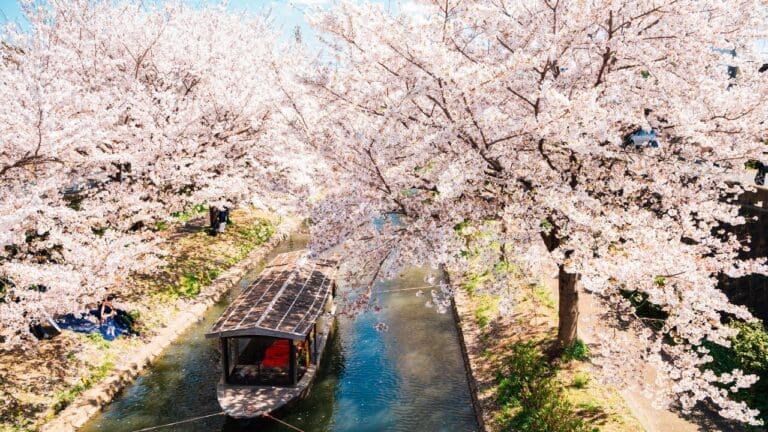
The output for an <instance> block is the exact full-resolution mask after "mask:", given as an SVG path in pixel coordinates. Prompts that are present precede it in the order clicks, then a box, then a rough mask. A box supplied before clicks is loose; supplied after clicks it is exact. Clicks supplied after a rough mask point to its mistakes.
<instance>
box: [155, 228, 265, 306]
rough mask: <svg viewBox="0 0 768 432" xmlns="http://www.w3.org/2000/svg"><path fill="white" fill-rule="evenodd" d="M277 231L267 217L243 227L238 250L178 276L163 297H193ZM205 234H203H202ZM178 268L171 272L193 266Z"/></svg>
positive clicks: (236, 232)
mask: <svg viewBox="0 0 768 432" xmlns="http://www.w3.org/2000/svg"><path fill="white" fill-rule="evenodd" d="M274 233H275V227H274V226H273V225H272V224H271V223H270V222H269V221H267V220H265V219H259V220H257V221H256V222H255V223H254V224H253V225H250V226H247V227H242V228H240V229H238V230H236V231H235V234H236V235H237V237H238V239H237V246H236V249H237V251H236V252H235V253H234V254H232V255H230V256H226V257H222V259H223V262H222V263H220V265H217V264H216V263H214V262H207V263H205V264H197V265H196V268H193V269H192V270H191V271H190V270H187V271H185V272H184V273H182V274H181V275H180V276H178V282H177V283H176V284H174V285H171V286H169V287H168V288H167V289H166V290H165V292H164V293H163V295H162V296H161V297H168V298H167V299H168V300H175V299H177V298H179V297H182V298H193V297H196V296H198V295H199V294H200V292H201V291H202V290H203V288H205V287H206V286H208V285H209V284H210V283H211V282H212V281H213V280H214V279H216V278H217V277H218V276H219V275H220V274H221V273H222V272H223V271H224V270H226V269H228V268H230V267H232V266H233V265H235V264H237V263H238V262H240V261H242V260H243V259H244V258H245V257H247V256H248V254H250V253H251V252H252V251H253V250H254V249H256V248H257V247H258V246H260V245H262V244H264V243H265V242H267V241H268V240H269V239H270V238H272V235H273V234H274ZM201 235H203V234H201ZM174 267H175V268H176V270H174V269H173V268H169V270H170V272H172V273H177V274H178V272H179V269H182V268H185V267H187V268H188V267H191V266H190V265H189V264H188V263H184V262H179V263H176V264H175V266H174Z"/></svg>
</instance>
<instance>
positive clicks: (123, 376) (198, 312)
mask: <svg viewBox="0 0 768 432" xmlns="http://www.w3.org/2000/svg"><path fill="white" fill-rule="evenodd" d="M298 225H299V221H297V220H295V219H285V220H284V221H283V222H282V223H281V224H280V225H278V226H277V231H276V233H275V234H274V235H273V236H272V237H271V238H270V240H269V241H267V242H266V243H264V244H263V245H261V246H259V247H258V248H256V249H255V250H253V251H252V252H251V253H250V254H249V255H248V256H247V257H246V258H244V259H243V260H242V261H240V262H238V263H237V264H235V265H234V266H232V267H230V268H229V269H228V270H226V271H225V272H223V273H222V274H221V275H219V277H217V278H216V279H215V280H214V281H213V282H212V283H211V284H210V285H209V286H208V287H206V288H205V289H203V291H202V292H201V293H200V294H199V295H198V296H197V297H196V298H195V300H194V301H193V302H192V303H191V304H190V305H189V306H188V307H186V308H185V309H184V310H181V311H179V312H178V314H177V315H176V316H175V317H174V318H172V319H171V321H170V322H169V324H168V325H167V326H166V327H165V328H163V329H161V330H160V331H159V333H158V334H157V335H155V336H154V337H153V338H152V339H151V340H150V341H149V342H148V343H147V344H145V345H143V346H141V347H139V348H138V349H137V350H136V351H135V352H133V353H130V354H128V355H126V356H125V357H124V358H123V360H122V361H120V362H118V364H117V366H116V367H115V369H114V370H113V371H112V372H111V373H110V374H109V375H108V376H107V377H106V378H105V379H104V380H102V381H101V382H99V383H98V384H96V385H94V386H93V387H92V388H90V389H88V390H87V391H85V392H83V393H82V394H80V395H79V396H78V397H77V398H76V399H75V400H74V401H73V402H72V403H71V404H70V405H69V406H68V407H67V408H66V409H64V410H63V411H61V412H60V413H59V414H58V415H57V416H56V417H55V418H54V419H53V420H51V421H50V422H48V423H47V424H45V425H44V426H43V427H42V429H41V431H42V432H70V431H75V430H77V429H78V428H80V427H82V426H83V425H84V424H85V423H86V422H87V421H88V420H89V419H90V418H91V417H92V416H93V415H95V414H96V413H97V412H99V411H100V410H101V409H102V407H104V406H105V405H107V404H109V403H110V402H111V401H112V398H113V397H114V396H115V395H116V394H117V393H118V392H120V391H121V390H122V389H124V388H125V387H126V386H128V385H129V384H131V383H132V382H133V381H134V380H135V379H136V377H137V376H138V374H139V373H140V372H141V371H142V370H143V369H144V368H145V367H146V366H147V365H148V364H151V363H152V361H153V360H155V359H156V358H158V357H159V356H160V355H161V354H162V353H163V351H164V350H165V349H166V348H167V347H168V346H169V345H170V344H171V343H172V342H173V341H174V340H175V339H176V338H177V337H178V336H179V335H181V334H182V333H183V332H184V331H185V330H187V329H188V328H189V327H190V326H192V325H193V324H195V323H196V322H198V321H200V320H201V319H202V318H203V316H204V315H205V312H206V311H207V310H208V308H209V307H211V306H213V305H214V304H215V303H217V302H218V301H219V300H221V298H222V297H223V296H224V295H225V294H226V293H227V292H229V290H230V289H232V288H233V287H235V286H236V285H237V283H238V282H239V281H240V280H241V279H242V278H243V276H244V275H245V274H246V273H247V272H248V271H249V270H250V269H252V268H254V267H256V266H257V265H258V264H259V263H260V262H261V261H262V260H263V259H264V258H265V257H266V256H267V254H269V252H270V251H272V249H274V247H275V246H277V245H278V244H279V243H280V242H281V241H283V240H284V239H285V238H286V237H287V236H288V235H290V234H291V233H292V232H294V231H295V230H296V229H297V228H298Z"/></svg>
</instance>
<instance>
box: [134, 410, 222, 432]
mask: <svg viewBox="0 0 768 432" xmlns="http://www.w3.org/2000/svg"><path fill="white" fill-rule="evenodd" d="M220 415H224V411H221V412H217V413H213V414H208V415H204V416H200V417H193V418H190V419H186V420H181V421H177V422H173V423H167V424H163V425H159V426H152V427H148V428H144V429H136V430H134V431H133V432H146V431H151V430H155V429H161V428H164V427H168V426H176V425H180V424H183V423H191V422H193V421H197V420H202V419H204V418H209V417H216V416H220Z"/></svg>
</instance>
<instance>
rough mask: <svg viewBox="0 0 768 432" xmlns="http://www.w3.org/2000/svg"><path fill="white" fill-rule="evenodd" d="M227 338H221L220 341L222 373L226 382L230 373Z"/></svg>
mask: <svg viewBox="0 0 768 432" xmlns="http://www.w3.org/2000/svg"><path fill="white" fill-rule="evenodd" d="M227 342H228V341H227V338H220V339H219V343H220V345H221V373H222V376H221V377H222V379H223V380H224V382H225V383H226V382H227V375H229V344H228V343H227Z"/></svg>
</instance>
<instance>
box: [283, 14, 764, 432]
mask: <svg viewBox="0 0 768 432" xmlns="http://www.w3.org/2000/svg"><path fill="white" fill-rule="evenodd" d="M423 6H424V8H423V10H424V11H425V13H424V14H420V15H417V16H404V15H391V14H390V13H388V12H387V11H385V10H384V8H383V7H382V6H379V5H357V4H354V3H350V2H342V3H340V4H339V5H337V6H336V7H334V8H333V10H332V11H330V12H327V13H317V14H315V15H314V16H313V17H312V22H313V25H314V26H315V27H316V28H317V29H319V30H320V31H322V32H323V35H324V36H323V38H324V41H325V42H326V45H327V47H328V51H329V52H328V53H327V55H328V58H329V59H330V61H327V62H321V61H317V62H316V67H315V68H314V70H313V71H312V73H309V74H308V75H307V76H306V78H305V86H306V90H298V89H297V90H296V94H295V95H294V96H292V97H291V99H292V100H293V102H294V107H295V109H296V116H295V118H294V120H293V123H292V124H293V126H294V127H295V128H296V130H297V133H298V134H299V136H301V137H302V138H303V139H304V140H305V141H306V142H307V143H308V144H309V145H310V146H311V147H312V148H313V149H315V150H316V151H318V152H319V153H321V154H322V155H323V157H324V158H325V159H326V160H327V161H328V163H329V169H328V170H327V173H326V174H327V176H326V177H327V192H326V194H325V196H324V199H322V200H321V201H319V202H317V203H316V204H315V206H314V210H313V211H314V213H313V220H314V222H315V225H314V230H313V234H314V235H315V239H314V241H315V244H314V246H315V248H316V249H317V250H323V249H325V248H328V247H331V246H334V245H337V244H343V245H344V246H345V247H347V248H348V250H349V251H350V256H351V259H352V260H353V261H354V262H355V263H356V268H357V269H360V270H361V273H363V269H366V268H369V269H373V270H367V272H368V273H369V274H370V272H371V271H372V272H373V274H374V275H376V277H378V276H379V275H380V274H381V273H380V272H381V271H386V270H387V269H396V268H398V267H399V266H400V265H402V264H405V263H412V264H425V263H432V264H437V265H442V266H447V267H448V268H452V269H454V270H459V271H460V270H461V269H465V268H466V266H467V262H468V260H467V256H468V255H472V254H477V255H479V256H480V257H481V258H482V259H485V260H486V261H487V264H488V266H489V267H492V268H493V267H497V264H498V263H509V262H513V261H514V262H519V263H525V262H527V263H529V264H532V263H534V262H535V261H538V260H540V258H541V256H542V253H547V254H548V257H549V258H550V259H552V260H554V261H555V262H556V263H557V267H558V279H559V297H560V302H559V304H560V310H559V318H560V322H559V334H558V340H559V342H560V344H561V346H563V347H564V346H567V345H569V344H571V343H572V342H573V341H574V340H575V338H576V337H577V334H578V329H577V318H578V313H579V311H578V307H577V306H578V303H577V300H578V295H579V293H580V290H581V289H582V288H583V290H584V291H586V292H588V293H590V295H592V296H594V297H595V298H597V299H599V300H600V301H601V302H602V303H603V304H604V305H605V309H604V310H605V316H603V317H600V319H597V318H595V319H594V320H593V321H594V322H595V325H596V326H598V325H600V326H606V327H608V328H607V329H604V330H603V331H599V332H597V333H598V334H599V335H601V336H602V339H601V340H600V344H599V346H598V347H596V349H595V350H594V351H595V353H596V354H597V355H596V357H595V362H596V363H598V364H600V365H602V366H604V367H605V368H606V371H607V372H608V373H607V374H606V376H614V377H617V378H625V379H630V378H631V377H632V371H635V370H637V369H638V368H639V367H641V366H642V365H643V364H646V363H649V364H653V365H655V366H656V367H657V369H658V371H659V377H658V380H657V381H658V383H659V384H660V385H659V388H658V389H657V399H659V400H660V401H662V402H669V401H670V400H672V399H674V400H677V401H679V402H680V403H681V404H682V407H683V408H684V409H689V408H691V407H692V406H693V405H694V404H695V403H696V402H698V401H701V400H707V401H710V402H712V403H714V404H715V405H716V406H718V407H719V409H720V413H721V414H722V415H723V416H724V417H727V418H730V419H737V420H740V421H744V422H750V423H756V422H757V420H756V415H757V412H756V411H754V410H751V409H749V408H748V407H747V406H746V405H745V404H743V403H737V402H734V401H732V400H731V399H729V394H730V393H731V392H735V391H737V390H738V389H740V388H744V387H748V386H749V385H751V384H752V383H753V382H754V381H755V377H751V376H744V374H743V373H741V372H740V371H733V373H731V374H723V375H720V376H717V375H715V374H714V373H713V372H712V371H710V370H708V369H707V368H706V364H707V363H709V362H710V361H711V360H712V358H711V356H709V355H708V353H707V350H706V349H705V348H704V346H703V344H704V342H712V343H717V344H720V345H726V346H727V345H728V344H729V341H728V338H729V337H730V336H732V335H733V330H732V329H731V328H730V327H728V326H727V325H726V324H725V322H726V321H727V319H729V318H731V317H735V318H738V319H750V318H751V316H750V314H749V312H748V311H747V310H746V309H744V308H742V307H738V306H735V305H733V304H731V303H730V302H729V301H728V299H727V298H726V297H725V295H724V294H723V293H722V292H720V291H719V290H718V289H717V276H718V275H719V274H727V275H731V276H735V275H741V274H749V273H753V272H759V273H763V274H765V273H766V267H765V265H764V263H760V262H754V261H738V260H737V259H736V258H737V254H738V252H739V251H740V250H742V249H744V248H747V247H748V244H742V243H740V242H739V241H738V240H737V239H736V238H735V237H734V236H733V235H731V234H729V233H727V232H725V231H724V230H722V229H721V228H720V227H722V226H723V225H724V224H729V225H738V224H742V223H744V219H743V218H742V217H740V216H739V215H738V207H737V206H736V205H734V201H733V199H732V198H730V197H732V196H734V195H738V194H739V193H741V192H742V191H744V190H745V189H748V188H749V187H750V186H748V185H744V184H740V183H738V182H734V181H733V179H734V177H735V176H737V175H738V173H739V170H740V169H742V167H743V164H744V162H746V161H747V160H750V159H757V160H761V159H762V160H764V159H765V158H766V151H767V150H768V147H766V145H765V142H764V140H765V138H766V124H765V119H766V118H768V117H767V115H768V112H767V110H768V108H767V107H766V104H765V103H764V101H765V100H766V93H767V92H768V85H766V81H765V80H766V77H765V76H764V75H761V74H759V72H758V69H759V67H760V65H762V63H763V62H764V60H763V59H759V58H757V57H756V55H755V49H754V48H755V43H756V41H758V40H761V39H764V38H765V37H766V22H767V21H766V19H765V18H766V16H765V8H764V5H762V4H761V3H760V2H757V1H750V0H745V1H742V0H739V1H735V2H727V3H725V2H719V1H707V0H705V1H658V0H647V1H646V0H643V1H626V0H592V1H573V2H562V1H557V0H523V1H514V2H513V1H505V0H474V1H462V2H458V1H451V0H447V1H434V2H426V3H424V5H423ZM725 53H736V55H735V56H734V55H731V54H725ZM729 66H730V67H731V68H737V70H738V73H737V74H735V76H732V77H729V74H728V67H729ZM732 70H735V69H732ZM732 75H733V74H732ZM302 91H304V92H306V95H308V96H311V97H308V98H304V99H302V98H301V97H300V93H301V92H302ZM641 130H644V131H648V132H650V131H653V132H655V134H656V135H657V141H658V142H659V145H658V146H656V147H653V146H650V145H638V146H635V145H634V144H633V142H632V140H631V139H630V137H631V136H632V135H633V134H634V133H635V132H638V131H641ZM383 215H394V216H393V217H397V218H398V219H399V221H400V222H401V223H386V224H383V226H382V225H378V224H377V225H373V224H371V220H372V219H376V218H381V217H382V216H383ZM468 236H472V237H473V238H475V239H476V240H477V241H480V242H485V243H486V245H487V246H489V247H490V246H494V245H495V246H494V247H492V248H490V249H491V250H494V251H495V253H487V252H483V251H480V252H473V251H469V250H467V245H468V243H467V238H468ZM544 251H546V252H544ZM502 267H503V266H502ZM382 269H383V270H382ZM579 285H581V287H582V288H580V287H579ZM451 289H452V288H449V287H446V288H445V291H446V293H447V294H450V291H451ZM497 290H498V292H499V294H502V295H503V294H504V293H505V292H506V290H505V289H503V284H501V283H500V284H498V285H497ZM626 293H632V294H637V295H642V296H645V298H646V299H647V301H648V302H650V303H652V304H654V305H656V306H657V307H659V308H660V309H661V310H663V311H664V312H665V313H666V314H667V318H666V319H664V320H663V322H661V324H660V325H658V326H650V325H648V324H649V323H648V322H647V321H646V320H644V319H643V318H642V317H639V316H637V314H636V313H635V310H634V308H633V307H632V304H631V303H630V301H629V300H628V299H627V296H626ZM438 297H440V296H438ZM365 299H366V297H365V296H363V300H365ZM619 328H621V329H624V330H626V331H625V332H623V333H621V334H623V335H627V334H629V335H632V337H624V336H622V337H619V336H617V334H618V333H616V332H614V331H612V330H611V329H619ZM633 366H636V367H633ZM617 372H620V373H617Z"/></svg>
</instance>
